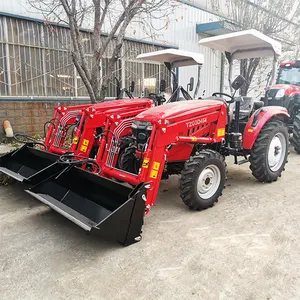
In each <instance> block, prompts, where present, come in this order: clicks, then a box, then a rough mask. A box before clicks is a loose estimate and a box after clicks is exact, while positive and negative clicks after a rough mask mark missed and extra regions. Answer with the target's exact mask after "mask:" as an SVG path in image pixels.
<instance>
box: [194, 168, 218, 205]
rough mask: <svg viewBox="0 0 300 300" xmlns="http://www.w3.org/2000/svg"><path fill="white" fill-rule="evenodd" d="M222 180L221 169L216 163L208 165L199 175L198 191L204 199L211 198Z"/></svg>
mask: <svg viewBox="0 0 300 300" xmlns="http://www.w3.org/2000/svg"><path fill="white" fill-rule="evenodd" d="M220 182H221V172H220V169H219V168H218V167H217V166H215V165H208V166H206V167H205V168H204V169H203V170H202V172H201V173H200V175H199V178H198V181H197V192H198V195H199V196H200V197H201V198H202V199H209V198H210V197H212V196H213V195H214V194H215V193H216V191H217V190H218V188H219V186H220Z"/></svg>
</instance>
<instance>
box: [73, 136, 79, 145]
mask: <svg viewBox="0 0 300 300" xmlns="http://www.w3.org/2000/svg"><path fill="white" fill-rule="evenodd" d="M78 140H79V138H78V137H77V136H75V137H74V139H73V144H74V145H77V144H78Z"/></svg>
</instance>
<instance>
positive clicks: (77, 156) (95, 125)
mask: <svg viewBox="0 0 300 300" xmlns="http://www.w3.org/2000/svg"><path fill="white" fill-rule="evenodd" d="M152 106H154V103H153V101H152V100H151V99H129V100H125V99H124V100H115V101H110V102H103V103H99V104H95V105H86V106H76V107H73V108H72V109H70V108H67V107H63V106H59V107H56V108H55V114H54V118H53V119H52V120H51V121H49V123H50V125H49V127H48V132H47V135H46V138H45V140H44V143H40V142H37V143H35V142H28V143H26V144H24V146H22V147H21V148H19V149H17V150H15V151H14V152H11V153H8V154H7V155H5V156H2V157H0V172H3V173H4V174H7V175H9V176H11V177H13V178H15V179H16V180H18V181H21V182H22V181H24V180H25V181H26V182H27V183H30V184H34V183H35V182H36V178H40V177H36V176H35V175H37V174H39V173H40V172H41V171H42V170H44V169H45V168H46V170H47V171H45V172H42V174H44V175H45V176H47V174H48V172H50V173H51V172H54V171H55V172H58V171H61V170H63V169H64V168H65V167H66V166H65V162H66V160H68V161H70V159H71V160H72V162H73V163H74V164H76V165H77V166H78V165H82V167H84V168H86V167H87V166H88V167H92V168H93V169H94V167H96V169H100V168H101V166H100V165H101V163H102V162H104V161H105V160H106V159H107V157H108V156H109V158H110V159H111V161H110V163H111V164H113V163H116V162H117V154H118V152H119V150H120V147H121V146H122V147H124V145H121V142H122V140H121V138H122V137H123V136H124V135H128V134H129V133H130V126H131V122H132V120H133V117H135V116H136V115H137V114H139V113H140V112H142V111H144V110H146V109H149V108H151V107H152ZM71 125H73V126H74V129H73V130H72V131H73V137H72V140H71V143H70V145H66V144H65V141H66V136H67V132H68V130H70V127H71ZM36 145H39V146H41V147H42V150H40V149H36V147H35V146H36ZM99 149H100V151H101V153H100V152H99ZM97 153H98V156H97V157H98V159H97V162H95V161H93V158H94V157H95V156H96V155H97ZM108 153H109V155H108ZM112 153H113V154H114V155H112ZM61 155H63V157H60V156H61ZM74 160H75V162H74Z"/></svg>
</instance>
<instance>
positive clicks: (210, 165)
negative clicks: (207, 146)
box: [180, 150, 226, 210]
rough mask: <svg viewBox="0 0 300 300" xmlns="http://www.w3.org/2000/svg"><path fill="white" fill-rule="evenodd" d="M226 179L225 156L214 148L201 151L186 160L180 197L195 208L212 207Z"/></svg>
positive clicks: (182, 173)
mask: <svg viewBox="0 0 300 300" xmlns="http://www.w3.org/2000/svg"><path fill="white" fill-rule="evenodd" d="M225 180H226V163H225V158H224V156H222V155H221V154H220V153H218V152H215V151H213V150H204V151H200V152H199V154H197V155H195V156H192V157H191V158H190V159H189V160H188V161H186V163H185V165H184V168H183V170H182V171H181V178H180V197H181V199H182V201H183V202H184V203H185V204H186V205H187V206H188V207H189V208H190V209H193V210H202V209H206V208H208V207H212V206H213V205H214V203H215V202H217V201H218V198H219V196H221V195H222V191H223V189H224V185H225Z"/></svg>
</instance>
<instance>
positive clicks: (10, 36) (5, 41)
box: [0, 0, 221, 98]
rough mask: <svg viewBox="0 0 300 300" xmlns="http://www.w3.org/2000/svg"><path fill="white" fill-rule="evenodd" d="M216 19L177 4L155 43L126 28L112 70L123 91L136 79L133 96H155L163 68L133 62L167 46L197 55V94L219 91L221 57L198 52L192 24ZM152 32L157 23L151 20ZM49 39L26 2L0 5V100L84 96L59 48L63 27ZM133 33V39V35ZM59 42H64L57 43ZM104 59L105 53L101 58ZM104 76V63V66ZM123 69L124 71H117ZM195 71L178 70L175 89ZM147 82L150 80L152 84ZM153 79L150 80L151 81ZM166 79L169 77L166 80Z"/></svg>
mask: <svg viewBox="0 0 300 300" xmlns="http://www.w3.org/2000/svg"><path fill="white" fill-rule="evenodd" d="M215 20H217V18H216V17H215V16H214V15H212V14H210V13H208V12H206V11H203V10H201V9H199V8H196V7H194V6H193V5H190V4H182V3H181V4H180V5H178V7H176V9H175V10H174V12H173V13H172V21H171V22H170V23H169V26H168V28H167V29H163V30H162V31H161V32H160V37H159V39H157V40H155V41H153V40H152V41H151V40H149V39H148V41H147V43H146V42H145V40H146V38H145V36H144V34H143V32H142V31H141V30H140V29H139V27H138V26H135V27H134V28H132V27H131V29H132V30H131V31H129V32H128V36H129V38H134V40H132V39H131V40H130V39H128V40H127V41H126V43H125V45H124V49H123V51H125V54H126V55H125V58H124V60H123V61H121V62H120V63H119V64H118V65H117V66H116V70H115V74H114V75H116V77H118V78H122V82H123V85H126V86H128V85H129V82H130V81H131V80H135V82H136V86H137V89H136V91H135V95H136V96H139V95H141V93H142V91H144V90H145V88H147V90H148V91H150V92H155V91H156V90H157V88H158V82H159V80H160V79H161V78H162V77H164V78H166V76H167V75H166V70H165V68H164V66H163V65H160V64H155V63H152V62H151V63H148V64H147V63H142V62H139V61H136V60H135V57H136V56H137V55H138V54H139V53H144V52H148V51H155V50H159V49H163V48H167V47H176V48H179V49H182V50H187V51H192V52H198V53H199V52H200V53H203V54H204V56H205V64H204V66H203V68H202V73H201V86H200V90H199V91H200V92H201V93H200V94H202V91H203V90H205V95H209V94H211V93H212V92H214V91H218V90H220V84H221V55H220V53H218V52H214V51H213V50H210V49H207V48H204V47H200V46H199V44H198V41H199V39H200V36H199V34H197V32H196V24H197V23H207V22H212V21H215ZM156 22H157V24H156V25H157V26H156V27H157V28H160V25H161V24H159V23H160V22H164V21H163V20H156ZM55 30H56V32H55V34H53V33H52V32H51V29H49V27H47V26H45V25H44V24H43V16H42V14H40V13H39V12H36V11H34V9H32V8H31V7H30V6H29V5H28V3H27V1H26V0H11V1H1V2H0V68H1V70H0V96H6V97H7V96H22V97H24V96H30V97H38V98H40V97H52V98H53V97H75V98H77V97H85V96H87V93H86V91H85V88H84V86H83V84H82V82H81V79H80V78H79V77H78V75H77V74H76V71H75V69H74V67H73V65H72V62H71V60H70V58H69V57H68V55H67V53H66V51H65V50H64V47H63V46H62V45H63V44H65V43H70V38H69V35H68V32H67V29H66V28H63V27H57V28H55ZM132 32H134V34H132ZM86 36H87V38H86V39H87V43H86V48H87V52H89V49H90V42H89V34H88V33H86ZM61 41H63V43H61ZM106 55H107V57H108V56H109V53H107V54H106ZM103 70H104V72H105V59H104V61H103ZM122 70H123V71H122ZM197 72H198V70H197V67H187V68H181V69H180V71H179V80H180V84H181V85H183V86H186V85H187V83H188V81H189V78H190V77H191V76H193V77H195V78H196V77H197ZM151 78H152V80H149V79H151ZM154 78H155V80H154ZM167 79H168V80H169V78H167ZM114 91H115V87H114V84H113V83H112V84H111V87H110V89H109V95H108V96H114Z"/></svg>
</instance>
